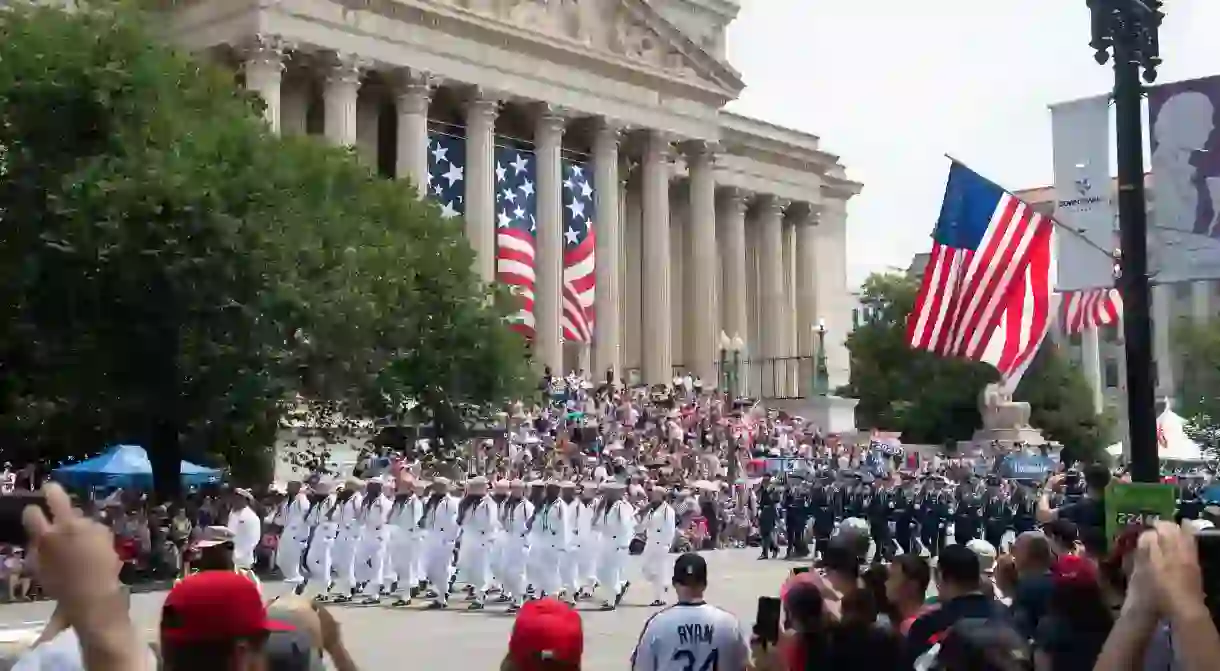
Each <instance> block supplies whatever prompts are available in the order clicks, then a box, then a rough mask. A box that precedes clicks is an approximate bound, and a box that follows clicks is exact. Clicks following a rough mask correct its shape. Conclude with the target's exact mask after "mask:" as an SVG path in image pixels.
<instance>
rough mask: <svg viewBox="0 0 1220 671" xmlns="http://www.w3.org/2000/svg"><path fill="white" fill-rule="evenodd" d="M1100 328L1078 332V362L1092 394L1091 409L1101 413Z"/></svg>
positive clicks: (1102, 399) (1103, 395) (1102, 397)
mask: <svg viewBox="0 0 1220 671" xmlns="http://www.w3.org/2000/svg"><path fill="white" fill-rule="evenodd" d="M1100 335H1101V329H1098V328H1089V329H1085V330H1084V332H1082V333H1081V334H1080V363H1081V367H1082V368H1084V378H1085V380H1087V381H1088V383H1089V391H1090V392H1092V394H1093V411H1094V412H1096V413H1099V414H1100V413H1101V411H1102V410H1104V409H1105V407H1106V397H1105V394H1104V392H1105V389H1104V381H1103V380H1102V379H1101V338H1100Z"/></svg>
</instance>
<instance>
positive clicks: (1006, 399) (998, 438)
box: [958, 382, 1047, 452]
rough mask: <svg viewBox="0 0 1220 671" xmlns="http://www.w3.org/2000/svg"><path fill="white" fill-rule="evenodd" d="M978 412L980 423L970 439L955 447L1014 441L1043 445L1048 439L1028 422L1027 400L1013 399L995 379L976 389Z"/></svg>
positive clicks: (974, 447)
mask: <svg viewBox="0 0 1220 671" xmlns="http://www.w3.org/2000/svg"><path fill="white" fill-rule="evenodd" d="M979 415H981V416H982V419H983V427H982V428H981V429H979V430H978V431H975V432H974V436H973V437H972V438H971V439H970V440H969V441H961V443H959V445H958V449H962V448H966V449H964V450H963V451H964V452H969V451H971V450H975V451H977V450H978V449H982V450H983V451H986V450H988V449H990V448H994V447H995V446H996V445H1000V446H1002V447H1005V448H1008V447H1012V446H1013V445H1016V444H1017V443H1025V444H1026V445H1043V444H1045V443H1046V442H1047V441H1046V439H1045V438H1044V437H1043V436H1042V432H1041V431H1039V430H1037V429H1035V428H1033V427H1032V426H1030V423H1029V419H1030V410H1029V403H1026V402H1025V401H1014V400H1013V399H1012V394H1011V393H1009V392H1007V391H1005V390H1004V387H1003V386H1001V385H1000V384H998V383H994V382H993V383H991V384H989V385H987V386H986V387H983V390H982V391H980V392H979Z"/></svg>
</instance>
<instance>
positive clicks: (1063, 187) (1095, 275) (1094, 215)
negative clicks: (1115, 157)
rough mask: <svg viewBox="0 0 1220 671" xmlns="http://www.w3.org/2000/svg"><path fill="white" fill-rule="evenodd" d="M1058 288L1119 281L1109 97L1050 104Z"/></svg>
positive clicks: (1106, 285) (1097, 285) (1100, 284)
mask: <svg viewBox="0 0 1220 671" xmlns="http://www.w3.org/2000/svg"><path fill="white" fill-rule="evenodd" d="M1051 138H1052V143H1053V145H1054V155H1055V220H1056V221H1058V222H1059V224H1060V225H1061V226H1062V227H1064V228H1066V229H1068V230H1066V231H1060V232H1059V233H1060V234H1059V235H1058V236H1056V238H1057V239H1058V244H1059V249H1058V282H1057V286H1056V288H1057V289H1058V290H1059V291H1079V290H1081V289H1095V288H1098V287H1109V286H1113V284H1114V257H1113V250H1114V249H1115V248H1116V247H1117V246H1118V232H1117V226H1116V223H1117V222H1116V220H1115V217H1114V206H1113V201H1112V194H1111V191H1112V189H1111V185H1110V100H1109V97H1108V96H1097V97H1094V98H1086V99H1084V100H1075V101H1072V102H1066V103H1060V104H1058V105H1051Z"/></svg>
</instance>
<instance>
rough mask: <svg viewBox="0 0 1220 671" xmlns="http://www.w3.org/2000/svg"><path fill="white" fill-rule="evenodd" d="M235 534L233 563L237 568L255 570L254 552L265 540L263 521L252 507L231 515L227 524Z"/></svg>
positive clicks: (243, 508) (235, 511) (242, 508)
mask: <svg viewBox="0 0 1220 671" xmlns="http://www.w3.org/2000/svg"><path fill="white" fill-rule="evenodd" d="M225 526H226V527H228V529H229V531H232V532H233V563H234V564H235V565H236V566H237V568H244V569H252V568H254V550H255V548H257V547H258V544H259V543H260V542H262V540H263V521H262V520H260V519H259V518H258V514H257V513H255V512H254V511H253V510H251V509H250V506H242V507H241V508H239V509H237V510H234V511H232V512H230V513H229V519H228V521H227V523H226V524H225Z"/></svg>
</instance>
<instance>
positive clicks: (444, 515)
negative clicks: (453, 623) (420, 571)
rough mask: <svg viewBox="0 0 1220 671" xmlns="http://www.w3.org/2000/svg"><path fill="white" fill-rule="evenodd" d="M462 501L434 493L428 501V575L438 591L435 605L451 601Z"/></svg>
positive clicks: (425, 549)
mask: <svg viewBox="0 0 1220 671" xmlns="http://www.w3.org/2000/svg"><path fill="white" fill-rule="evenodd" d="M457 509H458V501H457V499H455V498H454V497H452V496H450V495H448V494H442V495H439V496H437V495H433V496H432V497H431V498H429V500H428V501H427V502H425V503H424V528H425V529H427V533H428V536H427V541H426V542H425V544H424V575H425V576H427V578H428V582H430V583H432V589H433V590H434V591H435V593H436V597H435V599H436V600H435V601H434V602H433V606H434V607H437V608H443V607H444V606H445V605H446V604H448V603H449V578H450V577H452V575H453V546H454V545H455V544H456V543H457V539H458V533H459V531H460V529H458V523H457Z"/></svg>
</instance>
